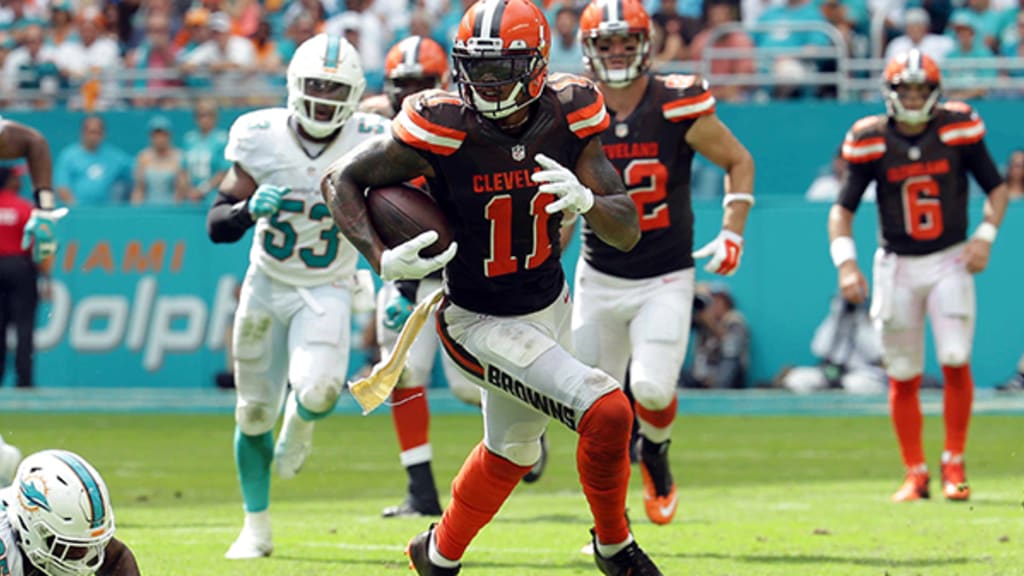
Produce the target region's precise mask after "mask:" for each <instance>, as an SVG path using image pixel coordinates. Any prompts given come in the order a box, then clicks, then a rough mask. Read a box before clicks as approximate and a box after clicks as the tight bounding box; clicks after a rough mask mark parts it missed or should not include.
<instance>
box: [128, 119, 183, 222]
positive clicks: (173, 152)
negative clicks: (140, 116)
mask: <svg viewBox="0 0 1024 576" xmlns="http://www.w3.org/2000/svg"><path fill="white" fill-rule="evenodd" d="M187 187H188V176H187V174H186V172H185V169H184V167H183V161H182V154H181V150H178V149H177V148H175V147H174V145H173V144H172V143H171V121H170V120H168V119H167V117H166V116H160V115H157V116H153V117H152V118H150V120H149V147H148V148H144V149H143V150H142V151H140V152H139V154H138V156H136V157H135V188H134V189H133V190H132V199H131V200H132V204H143V203H145V204H148V205H151V206H157V205H159V206H169V205H172V204H180V203H181V201H182V200H184V197H185V189H186V188H187Z"/></svg>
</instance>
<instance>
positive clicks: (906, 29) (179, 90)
mask: <svg viewBox="0 0 1024 576" xmlns="http://www.w3.org/2000/svg"><path fill="white" fill-rule="evenodd" d="M539 1H540V0H538V2H539ZM469 4H471V2H469V1H468V0H461V1H456V0H2V1H0V103H2V104H3V105H4V106H5V107H6V108H8V109H11V108H33V107H35V108H48V107H54V106H59V107H65V106H67V107H72V108H76V109H85V110H102V109H110V108H122V107H152V106H156V107H182V106H187V105H189V101H190V96H194V95H195V94H197V93H209V94H213V95H216V96H217V98H218V99H219V100H220V101H221V103H230V104H232V105H242V106H260V105H267V104H273V103H276V102H278V101H279V100H280V94H282V93H283V90H282V89H283V84H284V78H283V75H282V72H283V71H284V65H285V63H287V62H288V60H289V58H290V57H291V54H292V53H293V52H294V50H295V47H296V46H297V45H299V44H300V43H301V42H302V41H304V40H306V39H308V38H310V37H312V36H313V35H314V34H316V33H317V32H327V33H333V34H338V35H342V34H343V35H344V36H345V37H346V38H347V39H348V40H349V41H350V42H351V43H352V44H353V45H354V46H356V47H357V48H358V50H359V52H360V54H361V56H362V61H363V67H364V69H365V71H366V75H367V88H368V90H367V92H368V93H373V92H379V91H380V89H381V87H382V82H383V69H384V55H385V52H386V51H387V49H388V47H389V46H391V45H392V44H393V43H394V42H396V41H398V40H400V39H402V38H405V37H407V36H409V35H413V34H418V35H423V36H429V37H433V38H434V39H435V40H437V41H438V42H439V43H440V44H441V45H442V46H443V47H444V48H445V49H448V48H450V45H451V38H452V37H453V36H454V31H455V28H456V27H457V25H458V21H459V18H460V17H461V15H462V13H463V11H464V10H465V9H466V7H467V6H468V5H469ZM544 4H545V11H546V14H547V16H548V19H549V21H550V22H552V26H553V28H554V30H553V31H554V32H555V34H554V41H553V46H552V50H551V68H552V70H554V71H565V72H583V61H582V53H581V51H580V46H579V43H578V42H576V32H577V30H578V28H579V15H580V12H581V10H582V8H583V6H584V5H585V2H581V1H579V0H545V1H544ZM890 5H891V6H890ZM646 6H647V9H648V11H649V12H650V13H651V14H652V20H653V26H654V36H653V43H654V46H653V65H654V68H655V69H663V70H693V69H698V68H700V66H701V65H702V60H706V62H704V63H703V64H704V68H702V70H703V71H704V72H705V74H706V75H709V76H710V77H711V79H712V85H713V86H715V88H714V89H715V96H716V98H718V99H719V100H744V99H749V98H758V97H762V96H764V97H776V98H778V97H792V96H822V97H829V96H834V95H835V90H834V89H830V88H828V87H819V88H817V89H810V88H807V87H802V86H800V85H799V79H801V78H808V77H809V75H810V74H812V73H813V72H822V73H828V72H832V71H834V70H836V58H837V55H838V56H839V57H854V58H867V57H872V56H873V57H876V58H879V57H882V56H883V55H884V56H889V55H891V54H894V53H896V52H897V51H905V50H906V49H908V48H910V47H920V48H921V49H922V50H923V51H924V52H925V53H926V54H928V55H930V56H932V57H933V58H934V59H935V60H936V61H937V62H938V63H939V64H940V65H944V69H948V70H949V74H948V75H947V80H952V81H953V84H956V83H957V82H960V83H962V84H970V83H971V80H973V79H976V78H982V79H984V78H988V79H991V78H994V77H997V76H1005V77H1017V76H1021V75H1022V74H1024V69H1022V68H1021V67H1019V66H1016V65H1013V64H1011V63H1010V62H1012V60H1007V59H1002V60H988V61H985V60H979V59H991V58H993V57H1009V58H1016V57H1018V56H1019V55H1020V54H1021V48H1020V42H1019V33H1018V30H1019V29H1020V28H1021V26H1024V17H1022V16H1021V14H1020V4H1019V2H1016V1H1013V0H929V1H924V0H910V1H908V2H895V3H887V2H882V1H879V0H706V1H701V0H647V1H646ZM837 44H839V46H838V47H836V45H837ZM886 44H888V47H887V48H886V47H885V45H886ZM830 45H831V47H830ZM709 48H713V54H712V53H710V52H709ZM957 61H961V63H965V65H960V64H958V63H957ZM1000 62H1004V63H1003V64H1001V63H1000ZM946 64H951V65H949V66H946ZM737 74H738V75H744V77H751V76H756V75H758V74H763V75H765V76H767V77H775V78H788V79H790V80H791V81H792V80H793V79H796V81H795V82H796V84H795V85H796V89H793V88H792V87H790V88H787V89H782V90H780V89H776V90H774V91H773V92H765V91H764V90H761V89H759V86H760V85H758V86H755V85H745V84H743V82H742V81H737V82H729V81H725V82H723V81H722V78H723V77H728V76H730V75H737ZM849 74H850V75H860V76H862V77H869V76H872V74H869V73H866V72H864V71H858V70H851V71H850V72H849ZM865 94H868V93H867V91H865ZM876 94H877V91H871V92H870V94H868V95H870V96H875V95H876ZM983 94H984V89H983V88H977V87H973V88H970V89H966V90H963V91H962V92H961V93H957V92H956V91H954V92H953V94H952V95H953V96H954V97H958V98H964V97H971V96H981V95H983ZM995 95H997V96H998V95H1004V96H1006V95H1011V92H1010V91H1002V92H999V93H997V94H995Z"/></svg>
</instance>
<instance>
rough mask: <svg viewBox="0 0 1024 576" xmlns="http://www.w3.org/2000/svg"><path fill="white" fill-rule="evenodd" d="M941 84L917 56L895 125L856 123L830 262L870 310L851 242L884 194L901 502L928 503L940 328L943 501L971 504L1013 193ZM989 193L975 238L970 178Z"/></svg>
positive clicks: (879, 269)
mask: <svg viewBox="0 0 1024 576" xmlns="http://www.w3.org/2000/svg"><path fill="white" fill-rule="evenodd" d="M941 85H942V78H941V73H940V71H939V67H938V66H937V65H936V64H935V62H934V61H933V60H932V59H931V58H929V57H928V56H925V55H924V54H922V53H921V52H919V51H917V50H911V51H910V52H908V53H907V54H903V55H901V56H898V57H897V58H895V59H894V60H892V61H891V62H889V64H888V66H886V68H885V72H884V82H883V85H882V93H883V94H884V96H885V104H886V108H887V110H888V114H887V115H881V114H879V115H877V116H868V117H866V118H863V119H861V120H859V121H858V122H857V123H856V124H854V125H853V128H851V129H850V131H849V132H848V133H847V135H846V140H845V141H844V143H843V151H842V153H843V158H844V159H846V160H847V161H848V162H849V163H850V169H849V172H848V174H847V176H846V178H845V179H844V181H843V184H842V188H841V190H840V193H839V199H838V200H837V202H836V204H835V205H834V206H833V207H832V210H831V212H830V214H829V221H828V230H829V238H830V240H831V253H832V261H833V263H835V265H836V268H838V272H839V288H840V289H841V290H842V293H843V297H844V298H846V299H847V300H848V301H850V302H853V303H861V302H863V301H864V300H865V298H866V297H867V282H866V280H865V279H864V275H863V274H862V273H861V271H860V268H859V267H858V265H857V254H856V250H855V246H854V242H853V239H852V238H851V230H852V222H853V214H854V212H855V211H856V210H857V206H858V204H859V203H860V199H861V196H862V195H863V193H864V190H865V189H866V188H867V186H868V184H869V183H871V181H875V182H877V184H878V213H879V222H880V226H881V233H880V237H881V240H880V247H879V248H878V250H877V251H876V252H875V259H874V275H873V282H874V289H873V292H872V296H871V316H872V318H873V319H874V321H875V324H876V326H878V327H879V328H880V330H881V336H882V347H883V353H884V359H885V366H886V371H887V372H888V375H889V408H890V411H891V415H892V423H893V427H894V428H895V430H896V437H897V439H898V440H899V445H900V452H901V453H902V455H903V463H904V465H905V466H906V477H905V481H904V483H903V485H902V487H901V488H900V489H899V490H898V491H897V492H896V493H895V494H893V495H892V500H893V501H895V502H906V501H909V500H917V499H920V498H928V497H929V495H930V494H929V474H928V465H927V464H926V461H925V456H924V447H923V445H922V440H921V435H922V418H921V405H920V401H919V399H918V390H919V388H920V386H921V371H922V369H923V364H924V324H925V318H928V319H929V320H930V321H931V326H932V334H933V336H934V338H935V348H936V356H937V357H938V361H939V364H941V365H942V375H943V380H944V382H943V384H944V385H943V418H944V420H945V425H946V442H945V449H944V451H943V452H942V458H941V464H942V468H941V469H942V493H943V495H944V496H945V497H946V498H947V499H949V500H967V499H968V498H969V497H970V494H971V491H970V488H969V487H968V485H967V477H966V474H965V471H964V448H965V445H966V443H967V427H968V423H969V422H970V418H971V403H972V401H973V396H974V382H973V380H972V379H971V368H970V361H971V345H972V341H973V339H974V316H975V294H974V275H975V274H977V273H979V272H981V271H983V270H984V269H985V267H986V266H987V265H988V260H989V254H990V252H991V250H992V243H993V242H994V241H995V239H996V233H997V232H998V230H999V225H1000V223H1001V222H1002V221H1003V214H1004V213H1005V211H1006V204H1007V192H1006V187H1005V186H1004V184H1003V178H1002V176H1001V175H1000V174H999V170H998V169H997V168H996V165H995V163H994V162H993V161H992V157H991V156H990V155H989V152H988V148H987V147H986V145H985V140H984V138H985V125H984V124H983V123H982V121H981V118H979V117H978V115H977V114H976V113H975V112H974V111H973V110H971V108H970V107H969V106H968V105H967V104H963V103H960V102H947V103H939V96H940V92H941ZM968 173H970V174H971V175H973V176H974V178H975V180H977V182H978V184H980V185H981V188H982V189H983V190H984V191H985V193H986V194H987V196H988V198H987V199H986V201H985V207H984V220H983V221H982V223H981V224H980V225H979V226H978V228H977V229H976V230H975V231H974V233H973V234H972V235H971V236H970V237H968V236H967V197H968V189H967V174H968Z"/></svg>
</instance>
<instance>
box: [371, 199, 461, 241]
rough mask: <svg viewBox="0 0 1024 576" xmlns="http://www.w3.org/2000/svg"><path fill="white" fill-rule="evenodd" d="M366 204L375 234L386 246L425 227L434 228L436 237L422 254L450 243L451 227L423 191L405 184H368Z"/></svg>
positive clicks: (419, 232) (418, 232)
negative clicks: (379, 185)
mask: <svg viewBox="0 0 1024 576" xmlns="http://www.w3.org/2000/svg"><path fill="white" fill-rule="evenodd" d="M366 208H367V210H368V211H369V214H370V223H371V224H373V228H374V230H376V231H377V235H378V236H380V239H381V240H383V241H384V244H385V245H386V246H387V247H388V248H394V247H395V246H398V245H399V244H401V243H403V242H405V241H406V240H411V239H413V238H415V237H416V236H419V235H420V234H422V233H424V232H426V231H428V230H434V231H436V232H437V235H438V238H437V241H436V242H434V243H433V244H431V245H430V246H427V247H426V248H424V249H423V250H421V251H420V254H421V255H422V256H426V257H430V256H436V255H438V254H440V253H441V252H443V251H444V250H445V248H447V247H448V245H449V244H451V243H452V231H451V228H450V227H449V226H448V219H447V218H445V216H444V212H442V211H441V208H439V207H438V205H437V204H436V203H435V202H434V199H433V198H431V197H430V196H429V195H428V194H427V193H426V192H424V191H423V190H420V189H419V188H416V187H414V186H410V185H407V184H397V185H395V186H383V187H380V188H371V189H370V190H369V191H368V192H367V194H366Z"/></svg>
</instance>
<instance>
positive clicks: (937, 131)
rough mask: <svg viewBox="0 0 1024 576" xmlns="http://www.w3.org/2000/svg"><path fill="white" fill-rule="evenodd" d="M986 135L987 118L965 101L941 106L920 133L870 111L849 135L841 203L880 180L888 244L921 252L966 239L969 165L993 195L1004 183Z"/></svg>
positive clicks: (850, 205)
mask: <svg viewBox="0 0 1024 576" xmlns="http://www.w3.org/2000/svg"><path fill="white" fill-rule="evenodd" d="M984 138H985V124H984V123H983V122H982V121H981V118H979V117H978V115H977V114H976V113H975V112H974V111H973V110H971V108H970V107H969V106H968V105H967V104H963V103H960V102H948V103H944V104H941V105H939V107H938V109H937V111H936V114H935V117H934V118H932V120H931V121H930V122H929V123H928V126H927V128H925V130H924V132H922V133H921V134H918V135H915V136H905V135H903V134H900V133H899V132H897V130H896V125H895V123H894V122H893V121H891V120H889V118H888V117H887V116H885V115H884V114H880V115H877V116H868V117H866V118H863V119H861V120H859V121H857V122H856V123H855V124H854V125H853V128H851V129H850V131H849V132H848V133H847V134H846V139H845V141H844V142H843V149H842V155H843V158H844V159H845V160H846V161H847V162H849V170H848V172H847V175H846V177H845V178H844V180H843V184H842V188H841V189H840V191H839V199H838V200H837V203H838V204H839V205H840V206H843V207H844V208H846V209H847V210H850V211H854V210H856V209H857V206H858V204H859V203H860V199H861V196H862V195H863V194H864V190H865V189H866V188H867V186H868V184H869V183H870V182H871V181H872V180H874V181H875V182H876V183H877V186H878V217H879V236H880V237H881V238H880V241H879V242H880V245H881V247H882V248H884V249H885V250H887V251H889V252H894V253H896V254H903V255H911V256H913V255H923V254H931V253H933V252H937V251H939V250H943V249H945V248H948V247H950V246H953V245H954V244H957V243H960V242H963V241H964V240H965V239H966V238H967V198H968V183H967V174H968V172H970V173H971V174H972V175H973V176H974V178H975V180H977V181H978V184H980V185H981V188H982V189H983V190H984V191H985V193H986V194H988V193H989V192H991V191H992V190H993V189H995V188H996V187H998V186H999V185H1000V184H1002V183H1003V177H1002V176H1001V175H1000V174H999V170H998V168H996V165H995V163H994V162H993V161H992V156H991V155H990V154H989V151H988V148H987V147H986V146H985V140H984Z"/></svg>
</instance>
